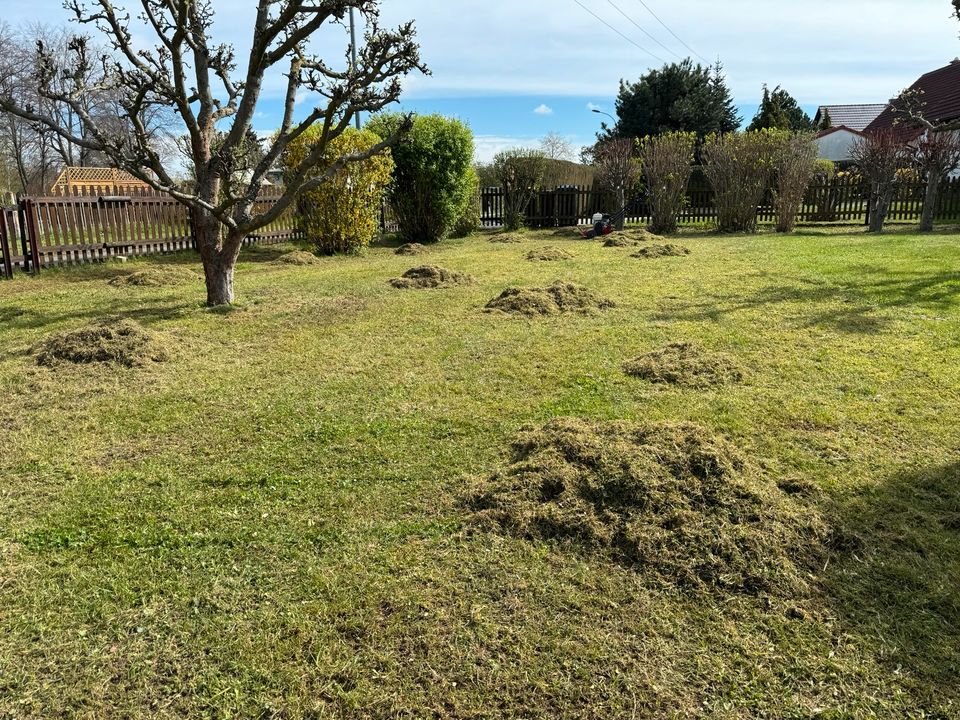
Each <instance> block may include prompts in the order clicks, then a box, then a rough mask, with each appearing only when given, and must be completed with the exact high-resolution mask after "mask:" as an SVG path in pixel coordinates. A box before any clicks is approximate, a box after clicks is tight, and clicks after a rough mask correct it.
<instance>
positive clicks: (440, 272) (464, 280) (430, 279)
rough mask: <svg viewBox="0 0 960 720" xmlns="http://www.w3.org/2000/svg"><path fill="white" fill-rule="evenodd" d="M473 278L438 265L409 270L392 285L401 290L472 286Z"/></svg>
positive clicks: (393, 281) (394, 279)
mask: <svg viewBox="0 0 960 720" xmlns="http://www.w3.org/2000/svg"><path fill="white" fill-rule="evenodd" d="M472 283H473V278H472V277H470V276H469V275H467V274H465V273H461V272H456V271H454V270H447V269H446V268H442V267H437V266H436V265H419V266H417V267H415V268H410V269H409V270H407V271H406V272H405V273H404V274H403V276H402V277H398V278H393V279H392V280H390V284H391V285H393V287H395V288H399V289H401V290H421V289H425V288H445V287H453V286H454V285H470V284H472Z"/></svg>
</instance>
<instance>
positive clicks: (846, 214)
mask: <svg viewBox="0 0 960 720" xmlns="http://www.w3.org/2000/svg"><path fill="white" fill-rule="evenodd" d="M925 190H926V186H925V184H924V183H922V182H916V183H902V184H900V185H898V186H897V190H896V194H895V195H894V199H893V203H892V204H891V207H890V213H889V215H888V217H887V219H888V220H889V221H890V222H903V223H908V222H919V221H920V215H921V213H922V212H923V201H924V193H925ZM869 196H870V192H869V186H868V185H867V184H866V183H864V182H862V181H859V180H855V179H850V178H844V177H841V178H834V179H831V180H829V181H820V182H816V183H814V184H813V185H811V186H810V188H808V190H807V194H806V197H805V198H804V202H803V206H802V207H801V209H800V214H799V217H798V221H799V222H801V223H825V222H826V223H847V224H851V223H862V224H866V223H867V222H868V220H869V212H870V208H869ZM480 200H481V202H480V208H481V222H482V224H483V225H484V226H485V227H499V226H501V225H502V224H503V191H502V189H501V188H484V189H483V190H482V191H481V196H480ZM615 205H616V200H615V198H614V195H613V194H612V193H609V192H604V191H598V190H595V189H583V188H559V189H557V190H547V191H543V192H541V193H539V195H538V196H537V197H536V198H535V199H534V201H533V202H532V203H531V206H530V207H529V208H528V210H527V225H529V226H530V227H533V228H538V227H558V226H566V225H586V224H589V223H590V222H591V218H592V216H593V215H594V213H598V212H599V213H613V212H616V211H617V210H619V209H620V208H618V207H616V206H615ZM936 217H937V219H938V220H940V221H943V222H958V221H960V178H955V179H953V180H948V181H946V182H944V183H943V185H942V187H941V192H940V198H939V201H938V207H937V214H936ZM715 219H716V208H715V206H714V201H713V190H712V189H710V188H709V187H707V186H692V187H691V188H690V189H689V190H688V192H687V203H686V205H685V207H684V209H683V210H682V211H681V213H680V216H679V221H680V224H681V225H701V224H705V223H710V222H713V221H714V220H715ZM757 220H758V221H759V222H761V223H772V222H774V221H775V220H776V212H775V210H774V206H773V193H772V192H768V193H767V197H766V198H765V200H764V202H763V204H762V205H760V206H759V207H758V208H757ZM627 222H628V223H638V224H641V223H648V222H650V209H649V207H648V204H647V202H646V200H645V199H644V198H643V197H637V198H635V199H634V200H633V201H632V202H631V203H630V204H629V205H628V207H627Z"/></svg>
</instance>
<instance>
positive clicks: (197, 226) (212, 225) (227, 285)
mask: <svg viewBox="0 0 960 720" xmlns="http://www.w3.org/2000/svg"><path fill="white" fill-rule="evenodd" d="M194 215H195V220H194V228H193V230H194V233H195V235H196V240H197V250H198V251H199V252H200V258H201V259H202V260H203V275H204V279H205V280H206V285H207V305H208V306H210V307H216V306H217V305H230V304H231V303H232V302H233V298H234V296H233V270H234V267H236V264H237V255H239V252H240V245H241V244H242V242H243V236H236V235H231V236H228V237H227V238H226V239H224V240H222V241H221V225H220V221H219V220H217V219H216V218H215V217H213V216H211V215H204V214H202V213H195V214H194Z"/></svg>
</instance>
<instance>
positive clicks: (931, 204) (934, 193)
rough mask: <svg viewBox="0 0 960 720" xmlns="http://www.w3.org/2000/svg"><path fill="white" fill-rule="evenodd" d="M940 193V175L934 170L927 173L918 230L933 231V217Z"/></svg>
mask: <svg viewBox="0 0 960 720" xmlns="http://www.w3.org/2000/svg"><path fill="white" fill-rule="evenodd" d="M939 195H940V176H939V175H937V174H936V173H935V172H931V173H929V174H928V175H927V194H926V197H924V199H923V214H922V215H921V216H920V232H933V219H934V217H935V216H936V214H937V199H938V197H939Z"/></svg>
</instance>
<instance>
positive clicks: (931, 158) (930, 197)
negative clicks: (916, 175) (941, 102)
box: [914, 131, 960, 232]
mask: <svg viewBox="0 0 960 720" xmlns="http://www.w3.org/2000/svg"><path fill="white" fill-rule="evenodd" d="M914 158H915V160H916V163H917V166H918V167H919V168H920V170H921V171H922V172H923V174H924V175H925V176H926V178H927V190H926V195H925V197H924V200H923V214H922V216H921V218H920V230H921V231H923V232H930V231H931V230H933V219H934V216H935V215H936V213H937V200H938V199H939V197H940V183H941V182H943V180H944V178H946V177H947V176H948V175H950V173H952V172H953V171H954V170H956V169H957V168H958V167H960V132H934V131H927V133H926V134H925V135H924V136H923V137H922V138H921V139H920V142H919V143H918V144H917V147H916V150H915V153H914Z"/></svg>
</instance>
